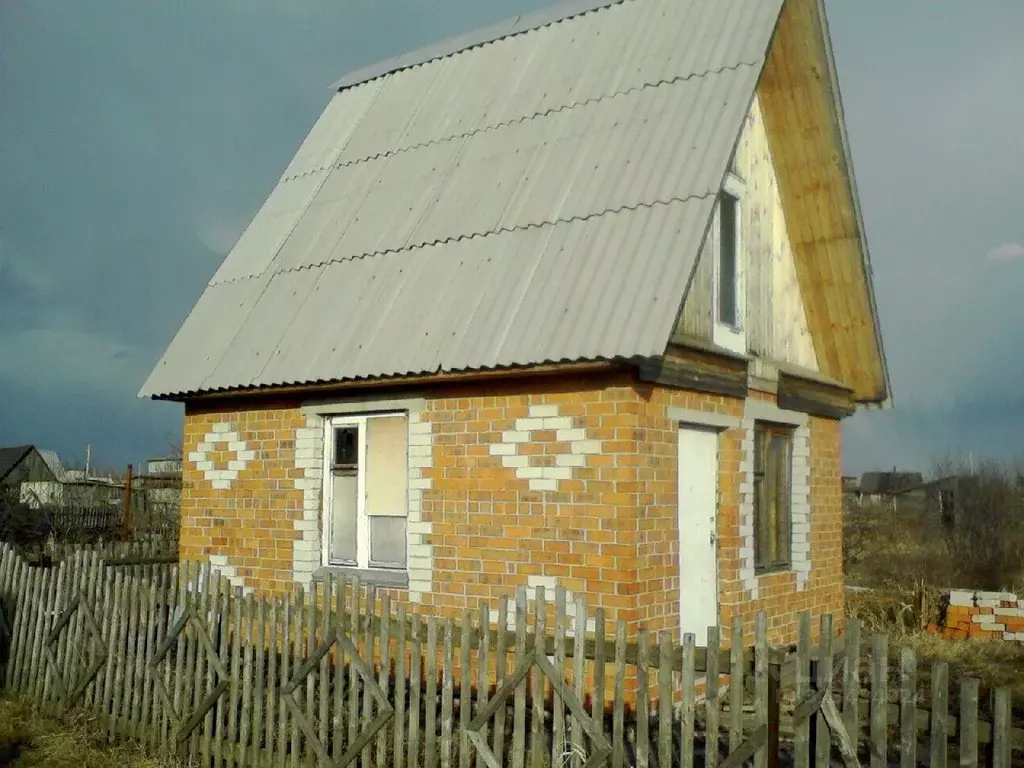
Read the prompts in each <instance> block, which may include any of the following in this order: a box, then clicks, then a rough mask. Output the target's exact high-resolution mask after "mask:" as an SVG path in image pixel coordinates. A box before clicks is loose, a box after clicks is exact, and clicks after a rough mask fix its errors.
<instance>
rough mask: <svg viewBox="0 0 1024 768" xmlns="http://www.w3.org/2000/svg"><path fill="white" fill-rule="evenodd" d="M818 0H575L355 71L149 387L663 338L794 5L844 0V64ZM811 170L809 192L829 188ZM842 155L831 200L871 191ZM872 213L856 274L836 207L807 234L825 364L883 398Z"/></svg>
mask: <svg viewBox="0 0 1024 768" xmlns="http://www.w3.org/2000/svg"><path fill="white" fill-rule="evenodd" d="M796 5H799V6H800V7H801V10H799V11H796V10H787V11H786V12H784V13H782V7H783V0H763V1H762V0H758V1H757V2H753V0H716V1H715V2H707V1H706V0H604V2H600V1H598V0H567V1H565V2H561V3H559V4H558V5H556V6H553V7H552V8H549V9H546V10H544V11H541V12H538V13H537V14H531V15H529V16H524V17H517V18H515V19H511V20H509V21H506V22H503V23H501V24H497V25H494V26H492V27H490V28H487V29H485V30H479V31H477V32H474V33H470V34H469V35H465V36H462V37H460V38H456V39H454V40H452V41H448V42H446V43H441V44H439V45H436V46H430V47H428V48H426V49H422V50H420V51H417V52H414V53H411V54H407V55H405V56H401V57H398V58H396V59H391V60H388V61H385V62H382V63H380V64H377V65H374V66H372V67H369V68H366V69H363V70H359V71H357V72H355V73H352V74H351V75H348V76H346V77H345V78H343V79H342V80H341V81H339V83H338V88H339V90H338V92H337V93H336V94H335V96H334V97H333V99H332V100H331V101H330V103H329V104H328V105H327V108H326V109H325V111H324V113H323V114H322V115H321V117H320V119H319V120H318V121H317V123H316V124H315V125H314V127H313V129H312V130H311V131H310V133H309V134H308V136H307V137H306V139H305V141H304V142H303V143H302V145H301V147H300V148H299V150H298V152H297V153H296V155H295V157H294V158H293V159H292V160H291V162H290V163H289V164H288V167H287V168H286V169H285V171H284V173H283V175H282V176H281V178H280V180H279V181H278V183H277V185H276V187H275V188H274V190H273V191H272V192H271V194H270V196H269V198H268V199H267V201H266V202H265V204H264V205H263V207H262V208H261V210H260V212H259V213H258V214H257V216H256V217H255V218H254V219H253V221H252V222H251V223H250V225H249V227H248V228H247V229H246V231H245V232H244V233H243V234H242V236H241V238H240V239H239V241H238V243H236V245H235V247H234V248H233V249H232V251H231V252H230V253H229V254H228V256H227V258H226V259H225V260H224V262H223V264H222V265H221V266H220V268H219V269H218V271H217V273H216V274H215V275H214V277H213V278H212V280H211V281H210V283H209V284H208V285H207V287H206V289H205V291H204V293H203V295H202V296H201V297H200V299H199V302H198V303H197V304H196V306H195V307H194V308H193V310H192V312H191V314H190V315H189V317H188V318H187V319H186V321H185V323H184V324H183V326H182V327H181V329H180V330H179V331H178V334H177V335H176V336H175V338H174V340H173V341H172V342H171V344H170V346H169V348H168V349H167V350H166V352H165V353H164V355H163V357H162V358H161V360H160V361H159V362H158V363H157V365H156V367H155V368H154V370H153V371H152V373H151V374H150V376H149V378H148V380H147V381H146V383H145V384H144V386H143V388H142V391H141V392H140V395H141V396H153V397H166V398H172V399H179V398H185V397H187V396H190V395H194V394H200V393H209V392H217V391H226V390H246V389H253V388H260V387H274V386H301V385H309V384H318V383H327V382H336V381H352V380H361V379H375V378H386V377H395V376H412V375H420V374H427V375H429V374H435V373H442V372H445V373H447V372H457V371H473V370H486V369H506V368H516V367H525V366H533V365H542V364H546V363H569V362H580V361H637V360H641V359H645V358H651V357H658V356H660V355H662V354H663V353H664V351H665V348H666V344H667V343H668V341H669V339H670V337H671V335H672V331H673V329H674V326H675V323H676V320H677V317H678V314H679V311H680V309H681V305H682V302H683V297H684V296H685V294H686V290H687V286H688V282H689V280H690V279H691V276H692V274H693V270H694V264H695V261H696V258H697V255H698V253H699V250H700V245H701V244H702V242H703V241H704V238H705V236H706V232H707V229H708V226H709V224H710V219H711V214H712V211H713V207H714V203H715V198H716V195H717V192H718V190H719V189H720V187H721V183H722V180H723V177H724V176H725V173H726V168H727V164H728V160H729V157H730V156H731V154H732V152H733V149H734V147H735V144H736V142H737V140H738V138H739V134H740V131H741V128H742V125H743V121H744V117H745V116H746V114H747V111H748V109H749V107H750V104H751V102H752V100H753V97H754V93H755V89H757V87H758V82H759V79H760V78H761V77H762V70H764V69H765V66H766V58H767V57H768V55H769V48H770V47H771V48H772V50H773V51H774V50H775V48H777V47H778V46H773V45H772V40H773V35H774V34H775V30H776V27H777V25H778V24H779V23H780V21H779V20H780V13H782V16H783V17H784V18H785V17H786V15H787V14H788V15H789V16H790V17H792V18H796V16H795V14H796V15H799V14H804V15H808V16H809V17H813V18H819V17H820V22H821V26H820V27H819V28H818V29H817V31H814V30H812V31H811V32H810V33H808V34H810V35H811V36H812V37H814V38H815V40H814V45H817V46H822V45H823V46H824V48H825V53H824V54H823V53H821V52H820V51H819V50H818V49H817V48H815V51H814V53H813V54H811V55H812V56H813V57H816V58H814V60H813V62H812V63H811V64H810V65H808V64H806V62H805V61H801V62H800V66H820V67H824V68H826V69H829V70H830V72H829V74H832V75H834V71H832V63H831V59H830V58H829V54H830V52H829V49H830V44H829V41H828V34H827V27H826V26H824V24H825V22H824V15H823V14H824V9H823V7H822V5H821V0H800V2H799V3H797V2H796V0H788V2H787V3H786V8H787V9H793V8H794V6H796ZM805 6H806V8H805ZM794 24H795V22H794ZM801 34H805V33H801ZM812 47H813V46H812ZM772 56H773V57H776V58H777V54H775V53H773V54H772ZM774 69H775V71H776V72H781V71H783V70H785V69H786V65H779V66H775V67H774ZM805 79H806V78H805ZM818 80H819V81H820V78H819V79H818ZM808 82H809V81H808ZM782 85H783V86H785V87H782V88H780V87H776V88H775V92H776V93H777V94H782V98H783V99H785V98H788V97H787V96H786V95H785V94H786V93H787V91H786V87H791V86H790V85H789V84H786V83H783V84H782ZM799 87H808V86H799ZM818 87H819V88H824V91H825V92H827V93H831V94H833V97H834V98H829V99H828V101H830V102H832V101H834V106H833V108H832V109H831V111H828V110H826V112H828V115H829V116H830V117H822V116H820V115H824V114H825V113H824V112H822V113H816V116H815V117H814V118H812V119H813V120H824V121H828V120H830V119H831V120H832V121H833V122H834V121H836V120H837V121H838V123H839V125H838V127H837V126H836V125H834V124H832V123H828V125H827V126H826V130H825V131H822V130H820V127H821V125H820V124H816V126H817V127H818V128H819V130H818V131H817V134H816V138H812V139H809V141H811V142H812V143H813V141H815V140H817V144H820V145H821V146H820V148H819V149H820V151H821V152H824V153H825V155H827V156H828V157H833V156H835V153H836V150H835V149H833V147H834V146H839V147H841V148H842V149H843V150H844V151H845V147H846V141H845V136H844V135H843V134H842V125H841V123H842V115H841V108H840V106H839V104H838V91H837V90H836V86H835V83H834V82H832V81H829V82H826V83H822V84H821V85H820V86H818ZM800 95H801V96H802V95H803V94H800ZM776 102H778V99H776ZM779 103H782V102H779ZM798 133H801V135H802V134H803V133H804V131H803V130H802V129H800V130H799V131H798ZM825 134H827V136H826V135H825ZM793 138H796V137H793ZM830 142H831V143H830ZM808 146H810V145H808ZM815 146H817V145H815ZM790 154H791V155H792V156H793V157H796V156H797V155H800V154H801V153H800V152H798V153H795V154H794V153H790ZM814 162H815V163H816V167H824V166H822V165H821V164H820V163H818V162H817V161H814ZM799 165H800V164H799V162H797V166H799ZM805 165H806V163H805ZM846 165H848V163H847V164H846ZM847 170H848V169H847ZM801 172H802V169H801V168H799V167H796V166H794V170H792V171H790V173H789V176H788V178H787V179H783V181H784V183H783V192H784V194H786V193H787V190H788V197H789V198H790V201H789V202H788V203H787V205H793V206H796V205H798V204H799V205H803V207H804V208H805V209H807V210H808V211H811V212H815V211H817V210H818V209H819V208H820V207H821V205H820V204H819V202H820V201H815V200H812V199H811V198H810V197H809V196H808V195H807V194H805V193H804V192H802V191H801V190H802V189H806V188H807V187H806V184H807V183H808V182H807V179H806V174H804V176H801V175H800V174H801ZM831 173H832V174H833V175H832V176H831V177H830V179H829V181H828V182H827V184H829V185H831V187H830V188H835V190H838V188H839V187H843V189H842V190H839V191H838V192H835V190H833V193H832V194H834V195H835V194H838V197H837V198H836V199H834V200H832V201H831V202H830V203H829V204H828V205H826V208H828V209H829V210H831V208H832V207H834V206H833V204H836V205H839V206H840V207H841V206H843V205H847V206H848V205H850V204H851V203H850V200H852V205H854V206H856V192H855V189H854V188H853V179H852V176H850V175H849V174H845V175H844V171H843V169H842V168H840V167H838V166H837V167H836V169H835V170H834V171H831ZM817 187H819V188H820V187H821V183H817ZM808 206H810V207H809V208H808ZM858 223H859V222H858ZM847 229H848V230H849V231H846V230H844V232H843V233H842V234H843V236H844V237H845V238H846V239H845V240H844V243H846V244H847V245H846V246H844V247H845V248H846V250H844V251H843V252H842V253H838V254H831V255H829V257H828V258H826V259H825V261H828V262H829V263H831V261H832V260H833V259H838V261H837V262H836V263H837V264H839V265H840V266H838V267H836V268H832V269H841V270H843V271H842V275H843V276H844V279H842V280H840V279H837V278H836V276H835V275H830V276H825V277H824V278H819V277H817V276H816V274H815V270H821V269H830V268H831V267H829V266H828V265H825V266H824V267H822V266H819V263H823V262H822V258H820V257H821V256H822V254H820V253H818V252H817V251H815V249H817V248H819V247H821V246H822V244H828V243H830V242H831V241H832V240H833V239H834V237H833V235H834V234H835V233H834V232H833V231H832V230H830V229H829V226H828V225H826V226H825V227H824V228H822V227H820V226H819V227H818V228H817V229H816V230H813V231H811V230H809V231H808V232H809V239H807V244H806V246H805V245H804V244H803V243H798V244H797V250H799V251H800V252H801V253H803V252H804V251H806V252H807V253H806V255H805V256H803V257H802V258H803V261H804V263H805V264H806V265H807V269H806V270H805V272H806V274H805V275H802V276H801V284H802V286H804V291H805V293H806V292H807V291H808V290H810V289H809V288H808V287H807V285H809V284H813V285H815V286H823V287H820V289H819V288H817V287H816V288H814V290H817V291H819V292H820V293H822V295H821V296H818V295H817V294H816V293H814V292H813V291H812V294H811V295H812V299H813V301H812V304H814V306H812V307H810V308H809V312H810V317H811V320H812V326H813V328H814V335H815V344H816V347H818V346H822V347H825V351H826V352H827V353H828V354H826V355H824V356H823V355H822V354H821V350H819V358H822V359H824V368H823V369H824V372H825V373H828V374H831V375H833V376H834V377H835V378H837V380H844V378H843V376H842V375H843V374H848V373H850V372H851V371H860V370H867V369H869V368H870V369H871V370H870V371H869V372H868V373H867V374H864V375H863V376H862V379H863V381H858V382H857V386H856V390H857V394H858V396H859V399H862V400H868V401H871V400H878V399H880V395H881V397H884V396H885V395H886V394H887V392H888V387H887V380H886V378H885V377H886V376H887V374H886V373H885V370H884V368H885V367H884V359H883V357H882V351H881V342H880V337H878V344H877V346H876V345H874V344H873V343H867V344H865V341H864V340H865V338H867V336H865V332H864V331H863V330H858V329H857V328H854V324H857V325H858V326H862V325H863V323H865V322H866V324H867V325H866V328H867V329H868V330H869V331H874V332H875V335H876V337H877V317H876V314H875V311H874V304H873V294H872V289H871V285H870V266H869V264H868V262H867V252H866V247H865V246H864V244H863V237H862V228H859V229H857V228H855V229H856V231H854V230H852V229H849V228H847ZM825 247H828V246H827V245H826V246H825ZM854 258H858V259H859V258H863V264H862V265H861V264H859V263H858V264H857V265H854V264H853V260H854ZM858 275H859V276H858ZM850 280H853V281H854V282H853V283H851V282H850ZM858 281H859V282H858ZM829 291H831V293H828V292H829ZM826 293H827V294H828V295H825V294H826ZM832 294H836V295H832ZM851 296H853V297H858V298H848V297H851ZM859 297H866V299H867V301H868V303H864V301H863V300H862V299H861V298H859ZM858 302H860V303H858ZM819 305H820V306H819ZM834 305H835V306H841V307H842V309H841V310H837V311H840V312H842V313H843V315H842V317H839V318H838V321H837V318H836V317H835V316H834V315H833V313H832V310H831V307H833V306H834ZM811 310H814V311H811ZM844 334H845V335H844ZM833 338H835V339H839V341H836V342H835V343H836V344H839V343H842V344H845V345H846V348H847V349H848V350H849V351H848V352H846V353H844V354H843V355H841V356H839V357H837V356H836V354H835V350H832V349H831V348H829V345H831V344H833V341H832V339H833ZM869 347H870V349H868V348H869ZM872 350H874V351H872ZM858 356H859V358H863V360H866V361H867V362H857V363H854V364H851V363H850V361H851V360H854V359H858ZM876 365H877V366H880V367H879V368H878V370H880V371H881V372H882V375H881V376H880V375H878V374H877V371H876V370H875V366H876ZM879 382H880V383H879Z"/></svg>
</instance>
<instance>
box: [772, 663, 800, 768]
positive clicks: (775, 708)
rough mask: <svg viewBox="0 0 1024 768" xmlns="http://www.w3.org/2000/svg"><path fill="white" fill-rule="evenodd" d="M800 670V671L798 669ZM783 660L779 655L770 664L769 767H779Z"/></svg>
mask: <svg viewBox="0 0 1024 768" xmlns="http://www.w3.org/2000/svg"><path fill="white" fill-rule="evenodd" d="M798 672H799V671H798ZM781 683H782V661H781V659H779V658H778V657H777V656H775V657H773V658H772V660H771V661H770V662H769V664H768V749H767V751H768V755H767V764H768V768H779V765H780V764H781V763H780V756H781V753H780V750H779V725H780V721H781V720H782V714H781V710H782V706H781V705H782V688H781Z"/></svg>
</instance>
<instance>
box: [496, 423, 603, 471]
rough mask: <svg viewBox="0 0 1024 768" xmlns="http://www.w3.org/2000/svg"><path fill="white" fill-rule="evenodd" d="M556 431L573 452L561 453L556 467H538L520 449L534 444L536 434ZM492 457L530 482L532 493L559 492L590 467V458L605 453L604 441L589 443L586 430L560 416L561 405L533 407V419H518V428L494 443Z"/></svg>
mask: <svg viewBox="0 0 1024 768" xmlns="http://www.w3.org/2000/svg"><path fill="white" fill-rule="evenodd" d="M540 431H546V432H554V433H555V440H556V441H558V442H560V443H568V444H569V453H567V454H557V455H556V456H555V466H553V467H535V466H533V465H532V464H531V463H530V456H529V455H526V454H520V453H519V446H520V445H525V444H527V443H530V442H532V440H533V433H534V432H540ZM490 451H491V456H500V457H501V463H502V465H503V466H504V467H506V468H507V469H514V470H515V473H516V477H518V478H519V479H520V480H528V481H529V483H530V490H531V491H557V490H558V486H559V483H561V482H562V481H563V480H571V479H572V478H573V475H574V474H575V472H574V470H575V469H576V468H577V467H583V466H586V457H587V456H589V455H594V454H599V453H601V441H600V440H589V439H588V438H587V431H586V429H583V428H580V427H577V426H576V425H575V424H574V423H573V419H572V417H570V416H560V415H559V411H558V406H557V405H533V406H530V411H529V416H528V417H527V418H525V419H516V424H515V429H511V430H508V431H506V432H502V433H501V442H500V443H493V444H492V445H491V448H490Z"/></svg>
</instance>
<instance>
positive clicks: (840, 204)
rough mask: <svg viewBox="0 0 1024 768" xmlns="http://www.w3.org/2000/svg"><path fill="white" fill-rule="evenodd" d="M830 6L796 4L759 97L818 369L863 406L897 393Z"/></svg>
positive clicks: (784, 21) (789, 5) (784, 19)
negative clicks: (871, 266) (891, 383)
mask: <svg viewBox="0 0 1024 768" xmlns="http://www.w3.org/2000/svg"><path fill="white" fill-rule="evenodd" d="M821 4H822V0H787V2H786V4H785V6H784V7H783V11H782V16H781V17H780V19H779V24H778V27H777V29H776V33H775V38H774V40H773V42H772V46H771V50H770V51H769V54H768V59H767V61H766V63H765V68H764V71H763V73H762V75H761V81H760V83H759V84H758V90H757V98H758V102H759V104H760V106H761V110H762V114H763V116H764V123H765V127H766V133H767V137H768V141H769V143H770V144H771V151H772V157H773V159H774V165H775V170H776V172H777V174H778V178H779V191H780V193H781V197H782V204H783V206H784V208H785V211H786V217H787V224H788V231H789V237H790V241H791V244H792V248H793V254H794V257H795V263H796V272H797V277H798V279H799V284H800V286H801V288H802V291H803V295H804V297H805V307H806V312H807V320H808V323H809V325H810V329H811V334H812V335H813V338H814V340H815V351H816V353H817V359H818V370H819V371H820V372H821V373H822V374H824V375H826V376H827V377H829V378H830V379H833V380H835V381H840V382H842V383H843V384H844V385H846V386H848V387H850V388H851V389H852V390H853V391H854V397H855V399H856V400H858V401H863V402H879V401H883V400H885V398H886V397H887V396H888V394H889V392H888V381H887V378H886V372H885V363H884V353H883V350H882V342H881V338H880V337H879V335H878V328H877V325H876V312H875V306H874V298H873V295H872V289H871V275H870V274H869V272H868V269H867V266H866V262H865V255H864V254H865V246H864V243H863V241H862V238H863V232H862V222H861V221H860V212H859V210H858V207H857V200H856V194H855V190H854V180H853V170H852V168H851V163H850V158H849V156H848V153H847V147H846V144H845V138H844V126H843V116H842V106H841V104H840V103H839V97H838V92H837V90H836V89H837V88H838V84H837V82H836V81H835V68H834V63H833V62H832V59H831V52H830V48H829V43H828V31H827V28H826V22H825V19H824V17H823V15H822V7H821Z"/></svg>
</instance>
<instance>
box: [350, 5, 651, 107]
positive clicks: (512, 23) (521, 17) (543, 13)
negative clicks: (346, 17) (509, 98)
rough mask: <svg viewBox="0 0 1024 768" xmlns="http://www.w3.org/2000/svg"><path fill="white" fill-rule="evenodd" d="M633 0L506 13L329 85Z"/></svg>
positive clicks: (398, 68)
mask: <svg viewBox="0 0 1024 768" xmlns="http://www.w3.org/2000/svg"><path fill="white" fill-rule="evenodd" d="M636 1H637V0H559V2H556V3H555V4H554V5H550V6H548V7H547V8H540V9H538V10H536V11H533V12H531V13H527V14H518V15H516V16H510V17H507V18H505V19H502V20H500V21H497V22H495V23H493V24H490V25H488V26H486V27H478V28H477V29H473V30H470V31H469V32H465V33H462V34H460V35H455V36H454V37H449V38H447V39H445V40H442V41H440V42H437V43H428V44H427V45H424V46H421V47H420V48H417V49H416V50H414V51H409V52H408V53H403V54H399V55H398V56H392V57H391V58H388V59H383V60H381V61H378V62H376V63H374V64H370V65H367V66H365V67H360V68H359V69H356V70H352V71H351V72H349V73H347V74H346V75H343V76H342V77H341V79H339V80H337V81H335V83H334V84H333V85H332V86H331V87H332V88H333V89H334V90H337V91H342V90H345V89H346V88H351V87H353V86H356V85H361V84H363V83H366V82H369V81H371V80H376V79H377V78H378V77H384V76H386V75H390V74H394V73H395V72H399V71H401V70H403V69H410V68H412V67H416V66H419V65H421V64H427V63H428V62H431V61H436V60H438V59H444V58H447V57H449V56H453V55H454V54H456V53H462V52H463V51H468V50H470V49H471V48H479V47H481V46H484V45H489V44H490V43H496V42H498V41H499V40H505V39H507V38H510V37H516V36H518V35H522V34H525V33H527V32H533V31H535V30H538V29H542V28H543V27H548V26H551V25H552V24H559V23H561V22H563V21H566V20H567V19H571V18H575V17H577V16H584V15H586V14H588V13H593V12H594V11H600V10H603V9H605V8H610V7H611V6H614V5H622V4H624V3H626V2H636Z"/></svg>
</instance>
